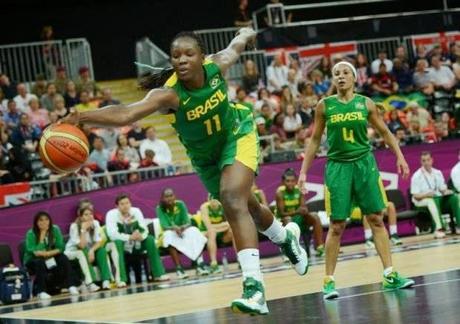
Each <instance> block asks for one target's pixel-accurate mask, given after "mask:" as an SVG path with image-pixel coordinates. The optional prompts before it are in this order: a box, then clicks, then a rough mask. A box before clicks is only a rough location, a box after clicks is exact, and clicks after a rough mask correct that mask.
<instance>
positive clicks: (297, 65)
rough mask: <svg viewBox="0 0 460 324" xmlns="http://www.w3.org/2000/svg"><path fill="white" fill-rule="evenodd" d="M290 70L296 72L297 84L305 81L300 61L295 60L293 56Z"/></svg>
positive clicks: (290, 58)
mask: <svg viewBox="0 0 460 324" xmlns="http://www.w3.org/2000/svg"><path fill="white" fill-rule="evenodd" d="M289 69H293V70H294V71H295V80H296V82H297V83H299V82H300V81H301V80H303V79H304V77H303V73H302V69H301V67H300V62H299V60H298V59H295V58H293V57H292V56H289Z"/></svg>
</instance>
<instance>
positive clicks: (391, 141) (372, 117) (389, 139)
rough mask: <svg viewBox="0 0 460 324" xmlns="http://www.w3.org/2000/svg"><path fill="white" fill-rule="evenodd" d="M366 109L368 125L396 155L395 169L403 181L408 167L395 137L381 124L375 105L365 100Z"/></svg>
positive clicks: (406, 175)
mask: <svg viewBox="0 0 460 324" xmlns="http://www.w3.org/2000/svg"><path fill="white" fill-rule="evenodd" d="M366 106H367V109H368V110H369V117H368V120H369V123H371V124H372V126H374V127H375V129H376V130H377V131H378V132H379V133H380V135H381V136H382V138H383V140H384V141H385V144H387V145H388V146H389V147H390V149H391V150H392V151H393V153H394V154H395V155H396V158H397V161H396V164H397V168H398V173H399V174H401V175H402V177H403V178H404V179H405V178H407V177H408V176H409V173H410V171H409V165H408V164H407V162H406V159H405V158H404V155H403V154H402V152H401V148H400V147H399V145H398V143H397V142H396V139H395V137H394V136H393V134H391V132H390V130H389V129H388V127H387V125H385V123H384V122H383V120H382V118H380V115H379V112H378V110H377V109H378V108H377V106H376V105H375V103H374V102H373V101H372V100H371V99H367V101H366Z"/></svg>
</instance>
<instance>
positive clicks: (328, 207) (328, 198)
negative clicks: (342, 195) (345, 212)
mask: <svg viewBox="0 0 460 324" xmlns="http://www.w3.org/2000/svg"><path fill="white" fill-rule="evenodd" d="M324 206H325V207H326V214H327V216H329V217H330V216H331V212H332V209H331V193H330V192H329V189H328V188H327V186H326V185H324Z"/></svg>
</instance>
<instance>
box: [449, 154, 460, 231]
mask: <svg viewBox="0 0 460 324" xmlns="http://www.w3.org/2000/svg"><path fill="white" fill-rule="evenodd" d="M450 179H451V180H452V184H453V185H454V188H455V190H457V191H458V192H460V150H459V151H458V162H457V164H456V165H455V166H454V167H453V168H452V171H450ZM457 226H458V224H457Z"/></svg>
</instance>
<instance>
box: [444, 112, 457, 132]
mask: <svg viewBox="0 0 460 324" xmlns="http://www.w3.org/2000/svg"><path fill="white" fill-rule="evenodd" d="M441 123H442V125H443V128H444V129H445V130H447V132H448V133H449V135H450V134H451V133H453V132H455V130H456V129H457V123H456V121H455V118H454V117H452V113H448V112H447V111H445V112H443V113H442V114H441Z"/></svg>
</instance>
